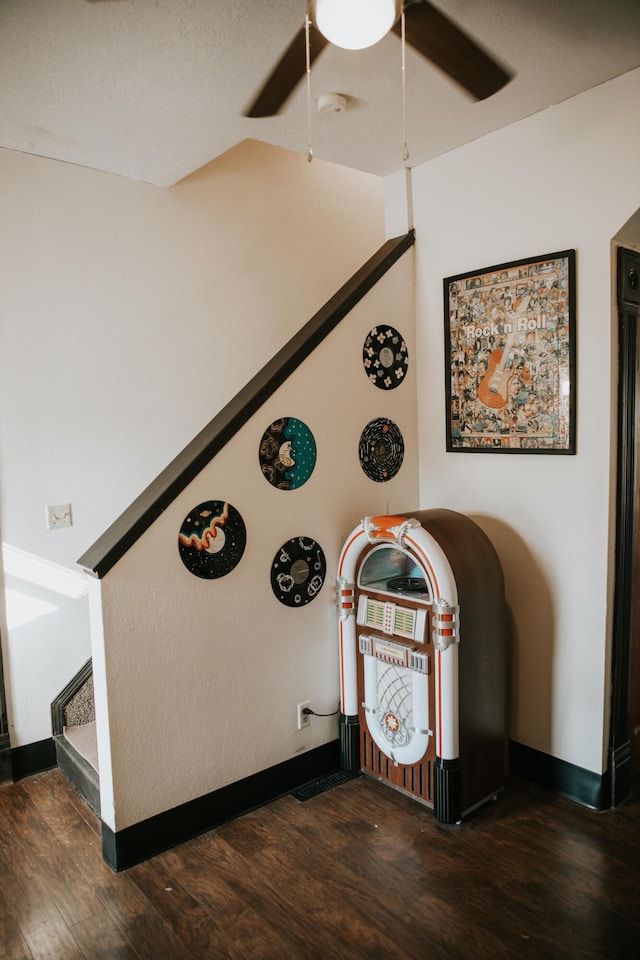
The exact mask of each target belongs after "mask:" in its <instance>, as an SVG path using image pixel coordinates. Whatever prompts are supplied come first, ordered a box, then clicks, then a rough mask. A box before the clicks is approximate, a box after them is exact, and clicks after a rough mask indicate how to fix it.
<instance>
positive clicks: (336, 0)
mask: <svg viewBox="0 0 640 960" xmlns="http://www.w3.org/2000/svg"><path fill="white" fill-rule="evenodd" d="M401 4H402V0H312V3H311V19H312V21H313V23H314V24H315V26H316V27H317V28H318V30H319V31H320V33H321V34H322V35H323V36H325V37H326V38H327V40H328V41H329V43H333V44H335V45H336V46H337V47H343V48H344V49H345V50H363V49H364V48H365V47H372V46H373V45H374V43H378V41H379V40H382V38H383V37H384V36H385V35H386V34H387V33H388V32H389V30H391V27H392V26H393V25H394V23H395V22H396V20H397V19H398V17H399V16H400V12H401Z"/></svg>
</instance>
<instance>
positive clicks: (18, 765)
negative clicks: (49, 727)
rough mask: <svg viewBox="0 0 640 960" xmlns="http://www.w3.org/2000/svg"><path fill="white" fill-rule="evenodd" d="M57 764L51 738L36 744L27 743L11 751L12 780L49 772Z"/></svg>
mask: <svg viewBox="0 0 640 960" xmlns="http://www.w3.org/2000/svg"><path fill="white" fill-rule="evenodd" d="M57 764H58V762H57V759H56V745H55V743H54V741H53V737H48V738H47V739H46V740H38V741H37V742H36V743H27V744H25V745H24V746H23V747H14V748H13V749H12V751H11V766H12V768H13V779H14V780H22V779H23V777H30V776H32V774H34V773H41V772H42V771H43V770H50V769H51V768H52V767H55V766H57Z"/></svg>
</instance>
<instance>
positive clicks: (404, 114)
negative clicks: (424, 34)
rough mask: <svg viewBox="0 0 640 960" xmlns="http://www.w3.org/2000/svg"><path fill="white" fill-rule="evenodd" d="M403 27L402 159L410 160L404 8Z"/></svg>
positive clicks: (401, 19) (401, 18) (402, 15)
mask: <svg viewBox="0 0 640 960" xmlns="http://www.w3.org/2000/svg"><path fill="white" fill-rule="evenodd" d="M400 22H401V25H402V34H401V39H402V139H403V144H402V159H403V160H408V159H409V147H408V146H407V71H406V61H405V51H406V47H405V35H404V7H403V10H402V14H401V17H400Z"/></svg>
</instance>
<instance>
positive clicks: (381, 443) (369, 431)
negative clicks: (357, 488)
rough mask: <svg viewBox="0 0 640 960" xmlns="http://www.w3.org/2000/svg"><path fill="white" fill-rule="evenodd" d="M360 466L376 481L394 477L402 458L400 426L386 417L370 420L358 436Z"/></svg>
mask: <svg viewBox="0 0 640 960" xmlns="http://www.w3.org/2000/svg"><path fill="white" fill-rule="evenodd" d="M359 454H360V466H361V467H362V469H363V470H364V472H365V473H366V475H367V476H368V477H369V479H370V480H375V481H376V482H377V483H385V482H386V481H387V480H391V479H392V478H393V477H395V475H396V473H397V472H398V470H399V469H400V467H401V466H402V461H403V460H404V440H403V439H402V434H401V432H400V428H399V427H398V426H397V425H396V424H395V423H394V422H393V420H388V419H387V417H378V418H377V420H371V421H370V422H369V423H368V424H367V425H366V427H365V428H364V430H363V431H362V434H361V436H360V448H359Z"/></svg>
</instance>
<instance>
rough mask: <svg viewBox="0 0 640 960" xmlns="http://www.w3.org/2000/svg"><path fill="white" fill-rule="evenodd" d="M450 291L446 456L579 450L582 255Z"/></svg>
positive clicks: (481, 276) (532, 260) (457, 284)
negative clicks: (578, 312) (579, 276)
mask: <svg viewBox="0 0 640 960" xmlns="http://www.w3.org/2000/svg"><path fill="white" fill-rule="evenodd" d="M443 283H444V324H445V385H446V431H447V451H448V452H451V453H518V454H523V453H525V454H526V453H548V454H575V452H576V285H575V283H576V251H575V250H562V251H560V252H557V253H548V254H544V255H543V256H536V257H527V258H526V259H524V260H514V261H512V262H510V263H501V264H498V265H496V266H493V267H485V268H484V269H482V270H472V271H469V272H468V273H462V274H459V275H457V276H453V277H446V278H445V279H444V281H443Z"/></svg>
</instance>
